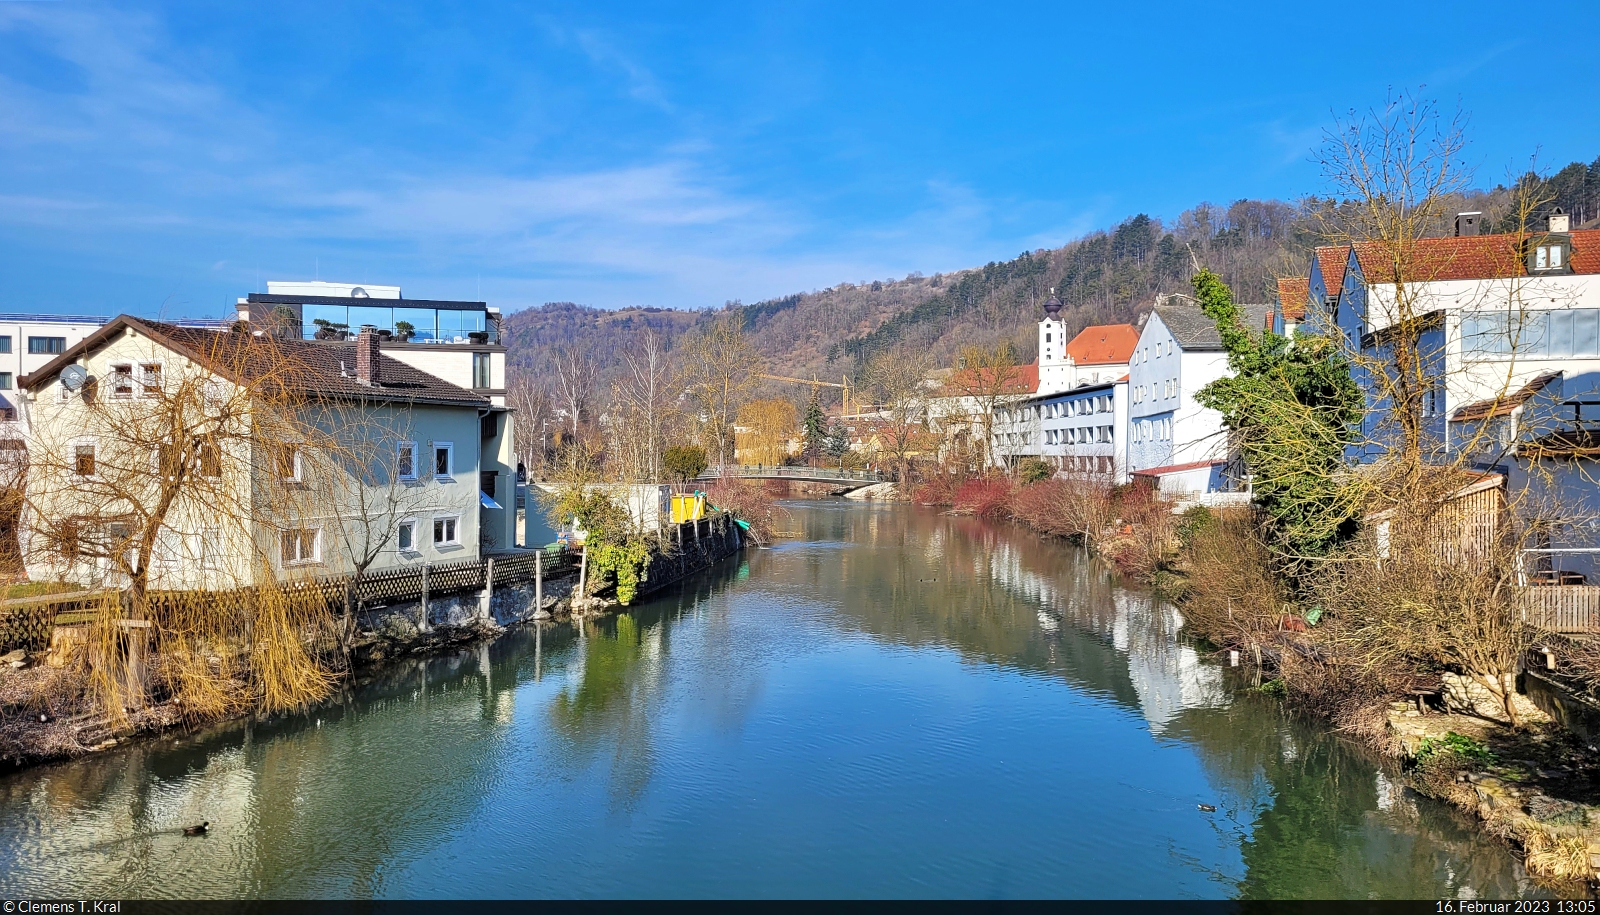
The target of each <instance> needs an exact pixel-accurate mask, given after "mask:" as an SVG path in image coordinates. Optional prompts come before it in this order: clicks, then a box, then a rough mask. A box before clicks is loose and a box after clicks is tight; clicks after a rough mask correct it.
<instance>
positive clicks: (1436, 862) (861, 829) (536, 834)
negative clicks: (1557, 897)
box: [0, 503, 1529, 898]
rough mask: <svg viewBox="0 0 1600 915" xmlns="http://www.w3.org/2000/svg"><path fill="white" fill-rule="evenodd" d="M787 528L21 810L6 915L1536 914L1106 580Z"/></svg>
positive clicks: (1448, 828) (9, 858)
mask: <svg viewBox="0 0 1600 915" xmlns="http://www.w3.org/2000/svg"><path fill="white" fill-rule="evenodd" d="M791 508H792V510H793V511H794V512H795V522H794V525H793V526H794V527H796V528H798V529H800V530H802V531H803V532H804V537H803V538H801V539H798V540H796V541H792V542H786V543H783V544H780V545H779V546H778V547H777V548H775V549H771V550H762V551H759V552H753V553H751V554H748V555H747V557H746V559H745V560H742V561H737V562H730V563H725V564H723V565H721V566H719V567H718V568H717V569H716V570H714V572H712V573H711V574H708V575H705V576H701V577H699V578H697V579H695V580H693V581H691V582H689V583H687V584H685V585H684V586H683V587H681V588H676V589H672V590H670V591H669V592H668V593H666V594H663V595H660V596H659V597H658V598H657V599H655V600H652V601H650V602H647V603H646V604H644V605H643V606H640V607H638V608H634V609H631V610H630V612H628V613H626V614H621V615H618V616H614V617H610V618H607V619H603V620H599V621H591V622H589V623H586V624H585V625H584V626H583V627H582V628H573V627H571V626H565V625H558V626H545V627H542V628H528V629H524V630H519V631H516V632H513V633H511V634H508V635H507V636H506V637H504V638H502V639H500V640H499V641H497V642H495V643H494V644H492V645H483V646H476V647H473V648H470V649H465V650H462V651H460V652H457V653H454V654H451V655H448V656H443V657H431V658H427V659H411V660H407V661H404V662H401V663H396V664H393V665H390V666H388V667H385V668H383V669H382V670H381V671H379V672H377V673H376V674H375V675H374V676H373V677H372V678H371V679H370V681H369V682H366V683H364V684H362V685H360V686H359V687H358V688H356V689H354V690H352V691H351V693H350V694H349V695H347V696H345V697H342V699H341V700H340V701H339V702H336V703H332V704H330V705H328V706H326V707H323V708H321V709H318V710H317V711H316V712H314V713H313V714H310V715H306V716H300V717H295V718H290V719H285V720H281V721H278V722H274V723H270V724H256V725H252V726H248V727H245V726H230V727H223V728H218V729H216V730H213V731H211V732H208V733H204V734H197V735H192V736H189V737H185V738H182V739H177V740H169V741H164V742H161V743H153V744H144V745H137V746H134V747H131V748H129V749H127V750H124V751H121V752H115V753H111V754H106V755H103V756H99V757H96V758H94V759H88V760H84V761H81V762H78V763H73V764H69V765H62V766H55V767H49V768H46V769H41V770H36V771H33V772H25V773H20V774H17V775H13V776H11V777H9V778H5V779H0V893H3V894H5V895H8V896H10V895H18V894H28V895H55V896H61V897H72V898H78V897H93V896H141V895H155V896H179V897H183V896H221V897H228V896H271V897H306V896H331V897H347V896H348V897H358V898H365V897H384V896H391V897H392V896H447V897H448V896H474V895H475V896H486V897H497V896H498V897H504V896H660V895H669V896H719V895H725V896H762V895H772V896H1113V897H1114V896H1129V895H1133V896H1150V897H1156V898H1162V897H1177V896H1242V897H1247V898H1249V897H1286V896H1287V897H1318V896H1341V897H1367V896H1378V897H1386V896H1428V897H1436V896H1456V895H1482V896H1506V895H1512V894H1517V893H1522V892H1525V891H1528V890H1529V887H1528V886H1527V883H1526V880H1525V878H1524V877H1523V876H1522V875H1521V873H1520V870H1519V869H1518V868H1517V866H1516V865H1515V864H1514V863H1513V862H1512V860H1511V859H1510V856H1509V855H1507V854H1506V853H1505V852H1504V850H1502V849H1500V848H1499V847H1498V846H1496V845H1494V844H1493V843H1490V842H1488V841H1487V840H1484V839H1482V838H1481V837H1479V836H1478V835H1477V834H1476V833H1474V832H1472V831H1471V830H1469V829H1465V828H1463V826H1462V824H1461V823H1459V822H1458V821H1457V820H1456V819H1455V818H1454V816H1453V815H1452V814H1450V813H1449V812H1448V811H1445V810H1443V809H1441V808H1439V807H1437V806H1436V805H1432V804H1428V803H1425V802H1419V801H1417V800H1416V799H1414V798H1409V797H1407V796H1406V795H1405V794H1404V793H1403V792H1401V791H1399V790H1397V789H1395V787H1394V786H1393V785H1392V784H1391V783H1389V782H1388V781H1387V780H1386V779H1385V777H1384V776H1383V774H1382V772H1381V771H1380V770H1379V769H1378V768H1377V767H1376V766H1375V765H1374V763H1373V761H1372V760H1370V759H1367V758H1365V757H1364V756H1362V755H1361V754H1359V753H1357V752H1355V751H1353V750H1352V749H1351V748H1350V747H1349V746H1347V745H1346V744H1343V743H1341V742H1339V741H1337V740H1334V739H1332V738H1330V737H1328V736H1326V735H1325V734H1322V733H1320V732H1318V731H1316V730H1314V729H1310V728H1306V727H1304V726H1302V725H1299V724H1297V723H1296V722H1294V721H1291V720H1289V719H1287V718H1285V717H1284V716H1282V715H1280V714H1279V712H1278V710H1277V709H1276V708H1275V707H1274V706H1273V705H1272V704H1271V703H1269V702H1265V701H1262V700H1259V699H1257V698H1255V697H1252V696H1248V695H1243V696H1241V695H1240V694H1237V693H1235V692H1232V691H1230V690H1229V689H1228V687H1227V684H1226V683H1225V682H1224V673H1225V672H1224V671H1222V670H1221V669H1219V668H1216V667H1214V666H1210V665H1207V664H1205V663H1203V662H1202V660H1201V659H1200V657H1199V656H1198V655H1197V654H1196V653H1195V652H1194V651H1193V649H1192V648H1190V647H1188V646H1186V645H1184V644H1183V643H1182V642H1181V641H1180V640H1179V639H1178V638H1177V637H1176V633H1177V630H1178V627H1179V626H1180V624H1181V620H1180V618H1179V617H1178V615H1177V613H1176V611H1174V610H1173V609H1172V608H1171V607H1170V606H1168V605H1165V604H1163V603H1161V602H1158V601H1154V600H1153V599H1151V598H1150V597H1149V596H1147V595H1145V594H1143V593H1140V592H1137V591H1130V590H1126V589H1122V588H1119V587H1118V586H1117V583H1116V582H1115V580H1114V579H1113V578H1112V577H1111V576H1110V575H1109V574H1108V573H1107V571H1106V570H1105V569H1104V568H1102V567H1100V566H1099V565H1097V564H1096V563H1094V562H1092V561H1089V560H1088V559H1087V558H1085V557H1083V556H1081V555H1078V554H1076V553H1074V552H1072V551H1070V550H1067V549H1064V548H1062V547H1061V546H1060V545H1058V544H1051V543H1045V542H1042V541H1040V540H1039V539H1038V538H1036V537H1034V536H1032V535H1030V534H1028V533H1026V532H1024V531H1018V530H1014V529H1011V528H1009V527H1006V526H1003V525H990V524H986V523H984V522H980V521H975V520H972V519H961V518H954V517H949V516H944V515H940V514H938V513H935V512H930V511H926V510H921V509H913V508H909V507H893V506H887V507H886V506H851V505H844V504H838V503H816V504H796V505H794V506H791ZM1197 802H1206V803H1213V804H1216V805H1217V806H1218V807H1219V808H1220V809H1219V811H1218V812H1217V813H1216V814H1214V815H1202V814H1200V813H1199V812H1198V811H1197V810H1196V807H1195V805H1196V803H1197ZM201 819H209V820H211V821H212V822H213V823H214V824H216V825H215V827H214V830H213V834H212V835H209V836H207V837H205V838H203V839H185V838H183V837H182V836H181V834H180V833H179V832H178V830H179V827H181V826H182V825H184V824H185V823H190V822H198V821H199V820H201ZM622 861H626V862H628V865H627V866H626V867H618V866H616V864H617V863H618V862H622Z"/></svg>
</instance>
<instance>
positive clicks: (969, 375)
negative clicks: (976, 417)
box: [940, 360, 1039, 397]
mask: <svg viewBox="0 0 1600 915" xmlns="http://www.w3.org/2000/svg"><path fill="white" fill-rule="evenodd" d="M1002 371H1003V373H1002ZM996 382H999V384H1000V387H1001V390H1002V392H1003V393H1006V394H1032V393H1033V392H1034V391H1037V390H1039V363H1038V361H1037V360H1035V361H1034V362H1030V363H1028V364H1027V365H1014V366H1010V367H1009V368H1006V369H1004V370H1001V369H994V368H982V369H957V370H956V371H955V372H953V373H952V374H951V375H950V380H949V381H947V382H945V385H944V388H943V389H942V390H941V391H940V395H941V396H943V397H966V396H970V395H980V394H981V395H987V394H991V393H994V391H995V383H996Z"/></svg>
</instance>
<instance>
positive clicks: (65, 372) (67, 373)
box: [61, 365, 89, 391]
mask: <svg viewBox="0 0 1600 915" xmlns="http://www.w3.org/2000/svg"><path fill="white" fill-rule="evenodd" d="M88 381H89V370H88V369H86V368H84V367H83V366H81V365H69V366H67V367H66V368H64V369H62V370H61V386H62V387H64V388H66V389H67V390H69V391H76V390H79V389H80V388H82V387H83V386H84V385H85V384H87V383H88Z"/></svg>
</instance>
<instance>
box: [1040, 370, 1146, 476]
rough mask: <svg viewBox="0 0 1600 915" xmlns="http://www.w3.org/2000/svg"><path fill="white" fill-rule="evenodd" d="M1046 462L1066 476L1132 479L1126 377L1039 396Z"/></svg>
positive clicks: (1042, 450)
mask: <svg viewBox="0 0 1600 915" xmlns="http://www.w3.org/2000/svg"><path fill="white" fill-rule="evenodd" d="M1035 406H1037V407H1038V410H1039V432H1040V440H1041V443H1040V449H1041V452H1042V455H1041V456H1042V457H1043V458H1044V461H1045V462H1046V463H1048V464H1050V465H1051V466H1053V467H1055V468H1056V471H1057V472H1058V473H1061V474H1065V475H1066V476H1083V477H1094V478H1096V479H1104V480H1108V481H1109V482H1111V483H1114V484H1117V485H1121V484H1123V483H1126V482H1128V454H1127V431H1128V382H1127V377H1126V376H1124V377H1123V378H1121V379H1119V380H1117V381H1108V382H1106V383H1104V384H1090V385H1084V386H1082V387H1079V388H1074V389H1073V390H1071V391H1067V392H1066V393H1063V394H1052V395H1049V396H1048V397H1040V398H1036V403H1035Z"/></svg>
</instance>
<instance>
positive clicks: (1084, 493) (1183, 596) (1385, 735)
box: [914, 478, 1600, 892]
mask: <svg viewBox="0 0 1600 915" xmlns="http://www.w3.org/2000/svg"><path fill="white" fill-rule="evenodd" d="M1147 496H1148V494H1145V496H1141V494H1139V493H1137V492H1132V491H1127V490H1121V491H1118V490H1112V489H1109V488H1105V489H1096V488H1093V487H1088V486H1078V485H1075V484H1073V483H1069V482H1065V481H1056V480H1051V481H1042V482H1036V483H1031V484H1026V485H1017V484H1016V483H1015V482H1013V481H1011V480H1007V479H1001V478H973V479H967V480H962V481H935V484H934V485H933V486H930V487H925V488H924V489H922V490H921V491H919V492H918V493H916V495H915V496H914V498H915V500H916V501H918V502H921V503H923V504H933V505H942V506H945V507H948V508H949V509H950V510H952V511H955V512H958V513H962V514H971V515H976V516H980V517H989V518H996V519H1002V518H1003V519H1008V520H1012V521H1015V522H1017V523H1020V524H1022V525H1024V526H1025V527H1028V528H1029V529H1031V530H1033V531H1034V532H1035V533H1038V534H1040V535H1042V536H1046V537H1051V538H1065V539H1069V540H1071V541H1073V542H1075V543H1077V544H1079V545H1081V546H1083V547H1084V548H1086V549H1088V550H1089V551H1090V552H1091V553H1093V554H1095V555H1097V556H1099V557H1100V558H1101V559H1103V560H1105V561H1107V562H1109V563H1110V564H1111V565H1113V566H1114V567H1115V568H1117V569H1118V571H1119V572H1121V573H1123V574H1126V575H1128V576H1130V577H1132V578H1135V579H1137V580H1140V581H1143V582H1145V583H1146V584H1150V585H1153V586H1155V587H1156V588H1157V589H1158V591H1159V592H1160V593H1162V594H1164V595H1166V596H1167V597H1169V598H1171V599H1173V600H1174V601H1175V603H1177V605H1178V606H1179V607H1180V608H1181V609H1182V610H1183V612H1184V615H1185V629H1186V631H1188V632H1189V633H1190V634H1192V635H1194V636H1196V637H1198V638H1200V639H1202V640H1203V641H1204V643H1206V644H1208V645H1209V646H1211V651H1210V654H1211V657H1212V659H1213V661H1216V662H1225V661H1226V660H1227V659H1230V658H1232V659H1234V661H1233V663H1235V664H1239V663H1242V664H1244V665H1246V666H1253V667H1256V668H1257V669H1259V671H1260V673H1259V674H1258V676H1257V678H1256V679H1257V680H1258V682H1259V681H1262V680H1264V681H1267V687H1268V688H1267V690H1266V691H1267V692H1268V693H1269V694H1270V695H1272V696H1274V697H1276V698H1277V699H1278V701H1280V702H1282V703H1284V704H1285V705H1286V707H1288V708H1291V709H1293V710H1294V711H1295V712H1296V713H1299V714H1306V715H1309V716H1310V717H1312V718H1314V719H1316V720H1318V721H1320V722H1322V723H1323V724H1324V726H1326V727H1328V728H1329V729H1330V730H1331V731H1332V732H1334V733H1337V734H1340V735H1343V736H1344V737H1347V738H1350V739H1354V740H1356V741H1358V742H1360V743H1362V744H1364V745H1365V746H1367V747H1369V748H1372V749H1374V750H1376V751H1377V752H1379V753H1380V754H1382V755H1383V756H1386V757H1388V758H1390V759H1393V760H1394V761H1395V764H1396V765H1397V766H1398V768H1399V773H1398V774H1399V777H1400V778H1401V779H1402V780H1403V782H1404V783H1405V784H1407V785H1408V786H1410V787H1411V788H1413V789H1414V790H1416V791H1417V792H1418V793H1420V794H1422V795H1424V796H1427V797H1431V798H1434V799H1437V800H1440V801H1444V802H1446V803H1449V804H1451V805H1452V806H1454V807H1456V808H1458V809H1460V810H1462V811H1463V812H1465V813H1467V814H1468V815H1470V816H1472V817H1474V818H1475V820H1476V822H1477V823H1478V824H1479V826H1480V828H1481V829H1483V830H1484V832H1485V833H1487V834H1489V835H1491V836H1494V837H1495V838H1497V839H1500V840H1502V841H1505V842H1507V843H1508V845H1509V846H1510V847H1512V848H1514V849H1516V850H1517V851H1518V852H1519V854H1520V855H1521V856H1522V859H1523V861H1524V866H1525V867H1526V868H1527V869H1528V872H1529V873H1530V874H1533V875H1535V876H1537V877H1539V878H1541V879H1545V880H1550V881H1553V882H1554V883H1553V885H1554V886H1557V887H1558V888H1560V889H1561V890H1563V891H1566V892H1570V891H1574V890H1575V889H1581V888H1582V887H1584V886H1587V885H1591V884H1593V883H1594V882H1595V881H1597V880H1600V756H1597V755H1596V753H1595V751H1594V749H1593V748H1592V747H1591V746H1590V745H1589V743H1588V742H1587V741H1586V740H1585V739H1583V738H1581V737H1580V736H1577V735H1575V734H1574V733H1573V732H1572V731H1570V730H1568V729H1566V728H1564V727H1563V726H1562V725H1561V724H1560V723H1558V722H1557V721H1556V720H1555V719H1553V718H1552V717H1551V716H1550V715H1549V714H1547V713H1546V710H1545V709H1543V708H1541V707H1540V706H1539V705H1537V704H1535V703H1534V702H1533V701H1532V700H1530V699H1529V698H1528V697H1527V696H1525V695H1515V696H1513V698H1512V701H1513V702H1514V703H1515V705H1516V710H1517V712H1518V724H1519V725H1520V726H1519V727H1511V726H1510V725H1509V724H1508V722H1507V721H1505V711H1504V709H1503V702H1502V699H1501V698H1500V697H1497V696H1495V695H1493V694H1491V693H1489V691H1488V690H1487V689H1485V688H1484V687H1483V686H1482V685H1480V684H1478V683H1477V682H1476V681H1474V680H1473V679H1472V678H1469V677H1464V676H1460V675H1458V674H1455V673H1451V672H1449V671H1445V672H1443V673H1442V674H1441V673H1440V672H1437V671H1435V672H1433V673H1431V674H1423V673H1421V672H1413V671H1389V672H1387V675H1385V676H1377V672H1374V671H1365V672H1360V671H1351V670H1348V669H1345V668H1344V666H1343V665H1341V664H1340V663H1338V661H1337V660H1336V656H1335V653H1334V652H1331V651H1330V650H1329V649H1328V646H1325V645H1323V644H1321V642H1320V640H1319V638H1318V637H1319V635H1320V633H1319V632H1318V631H1317V630H1316V628H1315V623H1316V619H1315V618H1314V617H1313V618H1312V619H1311V620H1310V621H1309V622H1308V621H1307V620H1306V619H1305V618H1304V617H1302V616H1300V615H1298V614H1297V613H1295V612H1294V611H1291V610H1286V609H1285V608H1286V607H1287V606H1289V602H1288V600H1287V596H1286V595H1285V594H1283V593H1282V591H1281V589H1280V588H1279V587H1277V586H1276V585H1275V584H1274V582H1273V581H1272V580H1271V578H1270V576H1268V575H1267V574H1265V568H1266V563H1265V561H1264V559H1263V557H1260V556H1257V555H1254V553H1253V552H1252V551H1251V549H1250V544H1249V543H1248V542H1247V539H1246V538H1233V539H1228V538H1227V537H1226V534H1227V531H1225V530H1224V528H1226V527H1227V525H1225V524H1222V523H1219V521H1218V519H1217V516H1215V515H1214V514H1213V513H1211V512H1210V511H1209V510H1207V509H1204V508H1191V509H1189V510H1187V511H1185V512H1184V513H1182V514H1174V513H1173V506H1172V505H1171V504H1170V503H1166V502H1161V501H1160V500H1155V499H1151V498H1148V497H1147ZM1224 540H1226V541H1227V542H1221V541H1224ZM1208 553H1214V554H1216V555H1208ZM1196 564H1199V565H1200V566H1203V568H1201V569H1200V570H1199V572H1198V578H1199V580H1198V581H1197V580H1196V569H1195V568H1194V566H1195V565H1196ZM1204 603H1209V604H1210V605H1214V606H1197V604H1204ZM1546 704H1547V705H1548V703H1546ZM1569 704H1570V703H1569ZM1596 712H1597V713H1600V708H1597V709H1596ZM1565 717H1570V716H1563V718H1565ZM1592 717H1593V718H1594V720H1595V721H1596V722H1600V714H1595V715H1593V716H1592Z"/></svg>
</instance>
